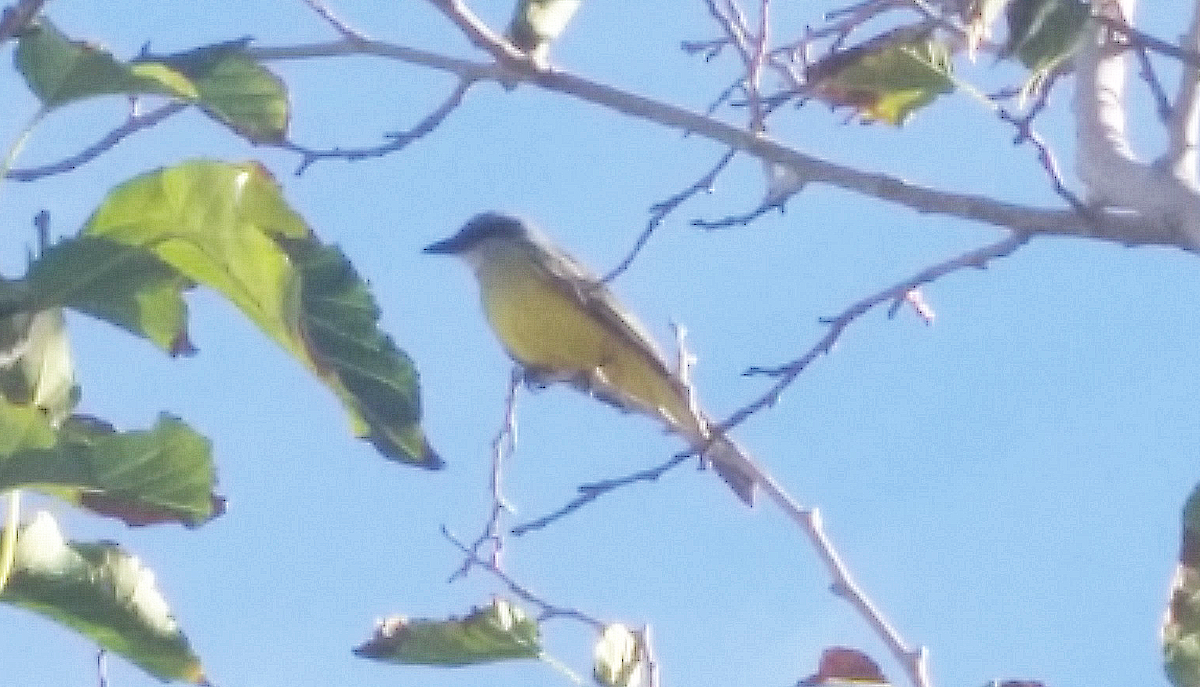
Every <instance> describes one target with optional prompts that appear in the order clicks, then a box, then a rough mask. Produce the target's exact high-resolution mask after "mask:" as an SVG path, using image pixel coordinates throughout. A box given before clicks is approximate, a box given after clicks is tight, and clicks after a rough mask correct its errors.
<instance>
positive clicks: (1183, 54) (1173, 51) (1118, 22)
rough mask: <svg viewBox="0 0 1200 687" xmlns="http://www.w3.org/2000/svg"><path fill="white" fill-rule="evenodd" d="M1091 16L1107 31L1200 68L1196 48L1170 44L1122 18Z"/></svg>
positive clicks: (1199, 59)
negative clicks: (1187, 48) (1191, 48)
mask: <svg viewBox="0 0 1200 687" xmlns="http://www.w3.org/2000/svg"><path fill="white" fill-rule="evenodd" d="M1092 18H1093V19H1095V20H1096V21H1098V22H1100V24H1101V25H1103V26H1104V27H1105V28H1107V29H1108V30H1109V31H1112V32H1114V33H1117V34H1120V35H1123V36H1127V37H1129V39H1130V41H1131V42H1132V43H1133V44H1134V45H1138V46H1141V47H1144V48H1146V49H1147V50H1150V51H1152V52H1156V53H1160V54H1162V55H1166V56H1168V57H1174V58H1175V59H1177V60H1179V61H1180V62H1183V63H1184V64H1187V65H1191V66H1193V67H1197V68H1200V52H1198V51H1197V50H1194V49H1193V50H1185V49H1184V48H1180V47H1179V46H1177V45H1171V44H1170V43H1168V42H1166V41H1164V40H1162V39H1161V38H1155V37H1154V36H1151V35H1150V34H1148V33H1145V32H1143V31H1138V30H1137V29H1135V28H1133V27H1132V26H1130V25H1129V24H1128V22H1126V21H1125V20H1123V19H1118V18H1116V17H1108V16H1104V15H1092Z"/></svg>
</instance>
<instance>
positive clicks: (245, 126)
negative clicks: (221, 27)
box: [139, 38, 289, 143]
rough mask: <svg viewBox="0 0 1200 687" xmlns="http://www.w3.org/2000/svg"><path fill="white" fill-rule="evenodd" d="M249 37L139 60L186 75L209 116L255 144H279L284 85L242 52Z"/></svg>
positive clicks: (284, 122) (283, 129) (283, 130)
mask: <svg viewBox="0 0 1200 687" xmlns="http://www.w3.org/2000/svg"><path fill="white" fill-rule="evenodd" d="M249 42H250V40H249V39H248V38H246V39H239V40H235V41H228V42H225V43H217V44H215V45H208V46H204V47H201V48H196V49H194V50H189V51H187V52H181V53H176V54H174V55H165V56H162V57H153V56H145V57H143V58H141V59H140V60H139V62H141V61H147V62H153V63H158V64H163V65H166V66H167V67H170V68H171V69H174V70H176V71H178V72H179V73H181V74H184V75H186V76H187V77H188V78H190V79H191V80H192V83H193V84H195V87H196V90H197V91H198V92H199V95H200V97H199V102H198V104H199V105H200V107H202V108H203V109H204V111H205V112H207V113H208V114H209V116H211V117H213V118H214V119H216V120H217V121H219V122H221V123H222V124H225V125H227V126H229V127H231V128H232V129H233V130H234V131H236V132H237V133H238V134H240V135H242V136H245V137H246V138H248V139H250V140H251V141H253V142H255V143H281V142H283V140H284V139H285V138H286V136H287V128H288V117H289V106H288V99H287V90H286V89H285V88H284V84H283V81H282V80H281V79H280V78H279V77H277V76H275V74H273V73H272V72H271V71H270V70H268V69H267V68H266V67H264V66H262V65H261V64H260V63H259V62H257V61H255V60H254V59H253V58H251V57H250V56H249V54H247V52H246V45H247V44H248V43H249Z"/></svg>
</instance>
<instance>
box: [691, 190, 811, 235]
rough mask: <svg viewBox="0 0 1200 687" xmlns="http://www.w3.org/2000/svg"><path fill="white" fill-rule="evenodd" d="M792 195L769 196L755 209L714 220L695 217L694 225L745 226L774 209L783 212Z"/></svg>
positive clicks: (710, 228) (714, 226)
mask: <svg viewBox="0 0 1200 687" xmlns="http://www.w3.org/2000/svg"><path fill="white" fill-rule="evenodd" d="M790 197H791V195H790V194H789V195H786V196H784V197H783V198H769V199H768V200H764V201H763V202H762V203H760V204H759V205H758V207H756V208H754V209H753V210H751V211H749V212H746V213H743V214H740V215H727V216H725V217H722V218H721V219H714V220H707V219H694V220H692V226H693V227H697V228H700V229H707V230H715V229H729V228H731V227H739V226H741V227H744V226H747V225H749V224H750V223H751V222H753V221H754V220H756V219H758V218H759V217H762V216H763V215H765V214H767V213H768V212H770V211H772V210H779V211H780V212H783V210H784V205H785V204H786V203H787V200H788V198H790Z"/></svg>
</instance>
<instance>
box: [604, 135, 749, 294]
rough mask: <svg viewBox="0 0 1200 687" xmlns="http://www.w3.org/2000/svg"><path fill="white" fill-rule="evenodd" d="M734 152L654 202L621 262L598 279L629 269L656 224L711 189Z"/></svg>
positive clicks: (608, 279)
mask: <svg viewBox="0 0 1200 687" xmlns="http://www.w3.org/2000/svg"><path fill="white" fill-rule="evenodd" d="M736 154H737V150H735V149H733V148H730V149H729V150H727V151H726V152H725V154H724V155H722V156H721V159H720V160H717V163H716V164H715V165H713V166H712V169H709V170H708V172H706V173H705V174H704V176H702V177H700V178H699V179H697V180H696V182H695V183H693V184H692V185H691V186H688V187H687V188H685V189H683V190H682V191H680V192H679V193H676V194H675V195H673V196H671V197H670V198H667V199H666V200H664V201H661V202H659V203H655V204H654V205H653V206H651V208H650V220H649V221H648V222H646V228H645V229H643V230H642V233H641V234H640V235H639V236H638V238H637V241H635V242H634V244H633V248H632V249H630V251H629V252H628V253H627V254H626V255H625V257H624V258H622V259H621V262H619V263H617V266H616V267H614V268H612V270H610V271H609V272H608V274H606V275H604V278H603V279H601V280H600V281H602V282H606V283H607V282H610V281H612V280H613V279H616V278H617V276H619V275H620V274H621V273H622V272H624V271H625V270H627V269H629V266H630V265H632V264H633V260H634V258H636V257H637V255H638V253H640V252H641V250H642V248H643V247H645V245H646V242H647V241H649V240H650V236H651V235H652V234H653V233H654V231H655V230H656V229H658V226H659V225H660V224H662V222H663V220H665V219H666V218H667V216H668V215H670V214H671V213H672V212H674V211H675V210H676V209H677V208H678V207H679V206H680V205H683V204H684V203H685V202H687V200H688V199H689V198H691V197H693V196H695V195H696V194H698V193H705V192H707V191H709V190H710V189H712V187H713V184H714V183H716V181H717V176H719V175H720V174H721V172H722V171H723V170H724V169H725V168H726V167H727V166H728V165H729V163H730V162H731V161H732V160H733V156H734V155H736Z"/></svg>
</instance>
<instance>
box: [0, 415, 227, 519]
mask: <svg viewBox="0 0 1200 687" xmlns="http://www.w3.org/2000/svg"><path fill="white" fill-rule="evenodd" d="M36 413H37V409H36V408H32V409H31V408H30V407H28V406H16V405H12V404H7V403H0V431H5V430H8V431H13V434H12V436H13V437H16V436H24V437H26V438H25V439H24V440H23V441H22V442H21V443H20V445H19V446H16V447H14V448H13V449H11V450H9V451H7V452H3V453H0V491H4V490H6V489H11V488H27V489H36V490H39V491H42V492H45V493H48V494H52V495H54V496H57V497H59V498H62V499H64V500H66V501H68V502H70V503H74V504H76V505H79V506H81V507H84V508H87V509H89V510H92V511H95V512H98V513H100V514H102V515H107V516H111V517H116V518H119V519H121V520H122V521H124V522H125V523H127V524H130V525H147V524H153V523H160V522H178V523H181V524H183V525H186V526H189V527H195V526H198V525H201V524H203V523H204V522H206V521H208V520H210V519H211V518H213V517H216V516H217V515H220V514H221V512H222V510H223V500H222V499H221V498H220V497H218V496H216V495H215V494H214V493H213V490H214V489H215V487H216V470H215V467H214V465H213V460H212V451H211V447H210V445H209V442H208V440H207V439H205V438H204V437H203V436H201V435H200V434H198V433H196V432H195V431H194V430H192V429H191V428H190V427H188V426H187V425H185V424H184V423H183V422H182V421H180V420H178V419H177V418H173V417H170V416H168V415H163V416H161V417H159V419H158V422H157V423H156V424H155V425H154V427H153V428H151V429H149V430H133V431H127V432H118V431H116V430H114V429H113V428H112V427H109V426H108V425H107V424H105V423H102V422H99V421H97V420H94V419H92V418H89V417H86V416H78V415H76V416H72V417H70V418H68V419H67V420H66V421H65V422H64V423H63V425H62V427H61V428H59V430H58V431H57V433H54V432H53V431H52V430H50V433H49V434H47V431H48V430H49V424H48V423H46V422H45V421H44V419H43V420H42V421H41V422H38V418H37V416H36ZM22 427H24V428H25V431H24V432H23V433H20V434H18V433H17V432H16V431H14V430H16V429H19V428H22ZM4 436H5V439H8V438H9V436H8V434H7V432H6V433H5V435H4ZM6 443H7V442H6Z"/></svg>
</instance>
